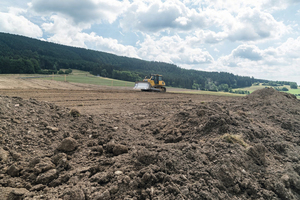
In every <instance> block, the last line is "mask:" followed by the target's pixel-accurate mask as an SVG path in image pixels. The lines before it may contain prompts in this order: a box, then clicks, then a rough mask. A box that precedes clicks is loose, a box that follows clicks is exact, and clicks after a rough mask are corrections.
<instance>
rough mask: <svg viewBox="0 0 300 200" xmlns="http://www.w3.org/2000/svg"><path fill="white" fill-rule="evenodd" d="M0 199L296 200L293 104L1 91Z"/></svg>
mask: <svg viewBox="0 0 300 200" xmlns="http://www.w3.org/2000/svg"><path fill="white" fill-rule="evenodd" d="M0 119H1V121H0V193H1V197H0V198H3V199H63V200H92V199H99V200H100V199H103V200H105V199H108V200H109V199H149V200H154V199H174V200H175V199H300V155H299V152H300V146H299V144H300V137H299V136H300V130H299V128H300V102H299V100H297V99H296V98H295V96H293V95H290V94H286V93H280V92H277V91H275V90H273V89H263V90H259V91H256V92H254V93H252V94H251V95H249V96H247V97H235V98H233V97H216V96H208V95H189V94H176V93H165V94H161V93H142V92H139V91H138V92H136V91H131V90H129V89H126V90H119V89H118V90H116V89H110V88H104V89H103V88H100V87H98V88H97V87H93V88H89V89H88V88H87V89H83V88H78V87H76V88H75V87H70V88H66V89H55V88H48V89H41V88H30V87H28V88H10V89H0Z"/></svg>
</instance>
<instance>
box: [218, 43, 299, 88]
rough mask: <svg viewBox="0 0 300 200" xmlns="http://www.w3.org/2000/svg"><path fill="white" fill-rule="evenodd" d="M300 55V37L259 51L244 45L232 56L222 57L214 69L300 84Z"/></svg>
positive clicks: (234, 51)
mask: <svg viewBox="0 0 300 200" xmlns="http://www.w3.org/2000/svg"><path fill="white" fill-rule="evenodd" d="M299 55H300V37H298V38H296V39H293V38H289V39H288V40H287V41H285V42H284V43H282V44H281V45H279V46H278V47H276V48H273V47H272V48H266V49H259V48H258V47H257V46H255V45H247V44H244V45H240V46H238V47H237V48H236V49H234V50H233V51H232V52H231V54H230V55H227V56H222V57H220V58H219V59H218V60H217V61H216V63H214V64H215V68H214V69H215V70H221V69H222V70H225V71H229V72H232V73H235V74H240V75H248V76H250V75H251V76H254V77H257V78H265V79H270V80H289V81H296V82H298V83H300V80H299V77H300V68H299V67H298V63H299V62H300V58H299ZM233 67H234V68H233Z"/></svg>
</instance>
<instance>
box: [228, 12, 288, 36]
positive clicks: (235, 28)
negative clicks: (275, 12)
mask: <svg viewBox="0 0 300 200" xmlns="http://www.w3.org/2000/svg"><path fill="white" fill-rule="evenodd" d="M226 29H227V31H228V32H229V39H230V40H232V41H238V40H241V41H249V40H259V39H264V38H278V37H280V36H282V35H283V34H284V33H285V32H286V30H287V27H286V26H285V25H284V24H283V23H282V22H277V21H276V20H275V19H274V17H273V16H272V15H271V14H269V13H264V12H261V11H260V10H258V9H249V8H247V9H244V10H243V11H241V12H240V14H238V16H237V18H236V22H235V23H233V24H228V25H227V27H226Z"/></svg>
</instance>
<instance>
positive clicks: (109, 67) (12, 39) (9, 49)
mask: <svg viewBox="0 0 300 200" xmlns="http://www.w3.org/2000/svg"><path fill="white" fill-rule="evenodd" d="M69 68H71V69H79V70H84V71H89V72H91V73H92V74H94V75H98V74H99V75H101V76H106V77H111V78H116V79H121V80H128V81H137V80H141V79H143V78H144V77H145V76H146V75H149V74H151V73H158V74H162V75H163V76H164V80H165V82H166V84H167V86H174V87H182V88H190V89H192V88H194V89H198V88H200V89H206V90H218V89H219V90H222V88H223V89H224V88H225V90H226V88H237V87H246V86H251V84H252V83H254V82H267V81H265V80H258V79H255V78H253V77H242V76H236V75H233V74H230V73H225V72H220V73H219V72H203V71H197V70H186V69H182V68H180V67H178V66H176V65H173V64H168V63H163V62H149V61H144V60H140V59H135V58H128V57H122V56H116V55H113V54H109V53H104V52H99V51H93V50H88V49H83V48H75V47H69V46H65V45H59V44H54V43H49V42H45V41H41V40H37V39H32V38H28V37H24V36H19V35H12V34H7V33H0V73H2V74H5V73H51V74H52V73H57V72H58V71H59V70H60V69H69Z"/></svg>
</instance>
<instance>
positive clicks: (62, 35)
mask: <svg viewBox="0 0 300 200" xmlns="http://www.w3.org/2000/svg"><path fill="white" fill-rule="evenodd" d="M51 21H52V22H49V23H44V24H42V27H43V29H44V30H45V31H46V32H47V33H51V34H52V36H51V37H49V38H48V39H47V40H48V41H49V42H55V43H59V44H64V45H69V46H76V47H82V48H90V49H94V50H99V51H105V52H110V53H114V54H117V55H122V56H129V57H138V56H137V54H136V50H135V48H134V47H132V46H125V45H122V44H120V43H119V42H118V40H116V39H112V38H104V37H102V36H98V35H96V34H95V33H94V32H92V33H89V34H88V33H84V32H83V29H86V28H88V27H87V25H85V26H78V25H75V24H72V20H68V19H66V18H64V17H61V16H58V15H54V16H52V17H51Z"/></svg>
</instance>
